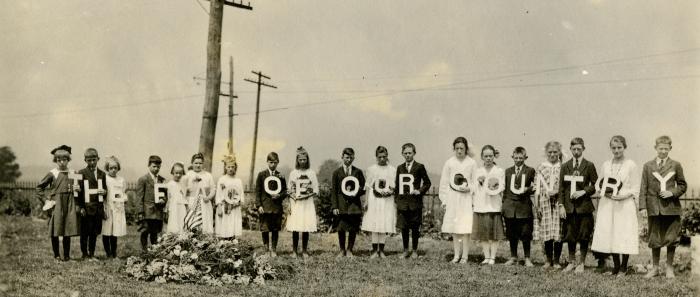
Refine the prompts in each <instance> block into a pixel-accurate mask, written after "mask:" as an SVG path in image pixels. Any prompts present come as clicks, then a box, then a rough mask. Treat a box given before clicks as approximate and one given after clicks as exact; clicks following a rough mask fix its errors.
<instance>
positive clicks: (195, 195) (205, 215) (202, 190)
mask: <svg viewBox="0 0 700 297" xmlns="http://www.w3.org/2000/svg"><path fill="white" fill-rule="evenodd" d="M203 166H204V155H202V153H196V154H194V156H192V170H190V171H188V172H187V175H186V176H185V180H186V184H187V190H186V192H185V194H186V196H187V202H188V204H189V205H195V203H196V202H197V200H201V201H200V202H201V203H202V232H203V233H208V234H212V233H214V207H213V206H212V200H214V196H215V195H216V184H215V183H214V177H212V176H211V173H209V172H206V171H204V170H203V169H202V167H203Z"/></svg>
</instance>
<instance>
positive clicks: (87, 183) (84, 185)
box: [83, 179, 105, 203]
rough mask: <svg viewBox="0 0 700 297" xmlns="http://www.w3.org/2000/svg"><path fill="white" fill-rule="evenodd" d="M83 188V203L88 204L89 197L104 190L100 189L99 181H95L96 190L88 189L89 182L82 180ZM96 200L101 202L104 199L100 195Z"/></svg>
mask: <svg viewBox="0 0 700 297" xmlns="http://www.w3.org/2000/svg"><path fill="white" fill-rule="evenodd" d="M83 188H85V194H84V195H85V203H90V195H93V194H97V191H99V190H104V189H102V180H101V179H98V180H97V189H90V182H88V180H83ZM97 199H98V200H99V201H100V202H103V201H104V199H105V198H104V197H103V196H102V195H98V196H97Z"/></svg>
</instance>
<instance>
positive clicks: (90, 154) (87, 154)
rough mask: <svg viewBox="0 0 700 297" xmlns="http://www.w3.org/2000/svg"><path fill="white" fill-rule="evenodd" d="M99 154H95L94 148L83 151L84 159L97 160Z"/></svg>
mask: <svg viewBox="0 0 700 297" xmlns="http://www.w3.org/2000/svg"><path fill="white" fill-rule="evenodd" d="M99 157H100V156H99V154H97V150H96V149H94V148H88V149H86V150H85V158H86V159H87V158H99Z"/></svg>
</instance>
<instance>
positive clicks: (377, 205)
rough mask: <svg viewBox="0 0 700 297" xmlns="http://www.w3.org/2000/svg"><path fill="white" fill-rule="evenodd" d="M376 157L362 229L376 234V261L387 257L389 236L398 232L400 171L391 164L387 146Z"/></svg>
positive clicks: (368, 181)
mask: <svg viewBox="0 0 700 297" xmlns="http://www.w3.org/2000/svg"><path fill="white" fill-rule="evenodd" d="M375 155H376V157H377V164H375V165H372V166H370V167H369V168H368V169H367V181H366V183H365V187H366V188H367V193H369V195H368V198H367V211H366V212H365V216H364V218H363V219H362V230H363V231H367V232H371V233H372V255H371V256H370V258H372V259H373V258H377V257H381V258H386V255H385V254H384V244H385V243H386V236H387V233H395V232H396V205H395V204H394V189H395V188H396V185H395V183H396V168H395V167H394V166H391V165H389V164H388V162H389V152H388V150H387V149H386V148H385V147H383V146H379V147H377V150H376V151H375Z"/></svg>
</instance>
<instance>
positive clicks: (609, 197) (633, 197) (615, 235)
mask: <svg viewBox="0 0 700 297" xmlns="http://www.w3.org/2000/svg"><path fill="white" fill-rule="evenodd" d="M626 148H627V141H626V140H625V138H624V137H622V136H620V135H615V136H613V137H612V139H610V150H611V151H612V154H613V158H612V160H608V161H605V163H603V166H602V167H601V168H602V169H601V175H602V177H601V179H600V181H599V182H596V185H600V196H601V197H600V201H599V202H598V210H597V213H596V220H595V232H594V233H593V244H592V246H591V249H592V250H594V251H596V252H600V253H605V254H612V258H613V264H614V265H615V266H614V268H613V271H612V273H611V274H612V275H618V274H619V275H618V276H623V275H625V274H626V273H627V261H628V260H629V255H630V254H635V255H636V254H637V253H639V229H638V223H637V197H638V196H639V181H640V178H639V173H637V164H635V163H634V161H632V160H630V159H627V158H625V149H626ZM620 254H622V261H620Z"/></svg>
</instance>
